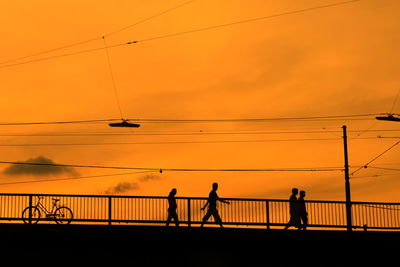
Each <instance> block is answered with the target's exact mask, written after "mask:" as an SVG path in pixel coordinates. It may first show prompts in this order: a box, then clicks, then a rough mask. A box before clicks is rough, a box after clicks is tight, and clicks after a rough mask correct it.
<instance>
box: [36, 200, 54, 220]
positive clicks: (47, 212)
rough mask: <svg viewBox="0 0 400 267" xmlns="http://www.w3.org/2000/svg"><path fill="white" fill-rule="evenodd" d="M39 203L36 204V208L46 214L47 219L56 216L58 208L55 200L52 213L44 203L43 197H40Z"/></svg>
mask: <svg viewBox="0 0 400 267" xmlns="http://www.w3.org/2000/svg"><path fill="white" fill-rule="evenodd" d="M38 198H39V199H38V202H37V203H36V205H35V207H36V208H38V209H39V210H41V211H42V212H43V213H44V214H46V216H47V217H50V216H52V215H54V210H55V209H56V208H57V207H58V206H57V201H55V200H54V199H53V206H52V207H51V211H49V210H48V209H47V208H46V207H45V206H44V205H43V203H42V201H41V200H42V199H43V197H38Z"/></svg>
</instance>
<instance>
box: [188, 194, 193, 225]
mask: <svg viewBox="0 0 400 267" xmlns="http://www.w3.org/2000/svg"><path fill="white" fill-rule="evenodd" d="M187 209H188V210H187V216H188V217H187V219H188V227H190V226H192V219H191V216H190V210H191V207H190V198H188V200H187Z"/></svg>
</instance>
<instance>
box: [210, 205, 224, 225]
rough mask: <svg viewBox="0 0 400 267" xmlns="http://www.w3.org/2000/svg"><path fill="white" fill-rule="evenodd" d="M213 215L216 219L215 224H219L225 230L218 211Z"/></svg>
mask: <svg viewBox="0 0 400 267" xmlns="http://www.w3.org/2000/svg"><path fill="white" fill-rule="evenodd" d="M212 215H213V217H214V220H215V222H216V223H218V224H219V226H220V227H221V228H224V226H223V225H222V219H221V216H219V213H218V210H217V209H215V210H213V212H212Z"/></svg>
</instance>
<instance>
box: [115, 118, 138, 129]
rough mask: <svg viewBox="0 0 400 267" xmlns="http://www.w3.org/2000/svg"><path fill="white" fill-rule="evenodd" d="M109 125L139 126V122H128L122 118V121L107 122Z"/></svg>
mask: <svg viewBox="0 0 400 267" xmlns="http://www.w3.org/2000/svg"><path fill="white" fill-rule="evenodd" d="M108 125H109V126H110V127H131V128H132V127H133V128H139V127H140V124H137V123H130V122H128V121H127V120H124V119H122V122H116V123H109V124H108Z"/></svg>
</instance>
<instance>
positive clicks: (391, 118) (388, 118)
mask: <svg viewBox="0 0 400 267" xmlns="http://www.w3.org/2000/svg"><path fill="white" fill-rule="evenodd" d="M376 119H377V120H380V121H400V117H398V115H397V114H391V113H389V114H388V115H387V116H378V117H376Z"/></svg>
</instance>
